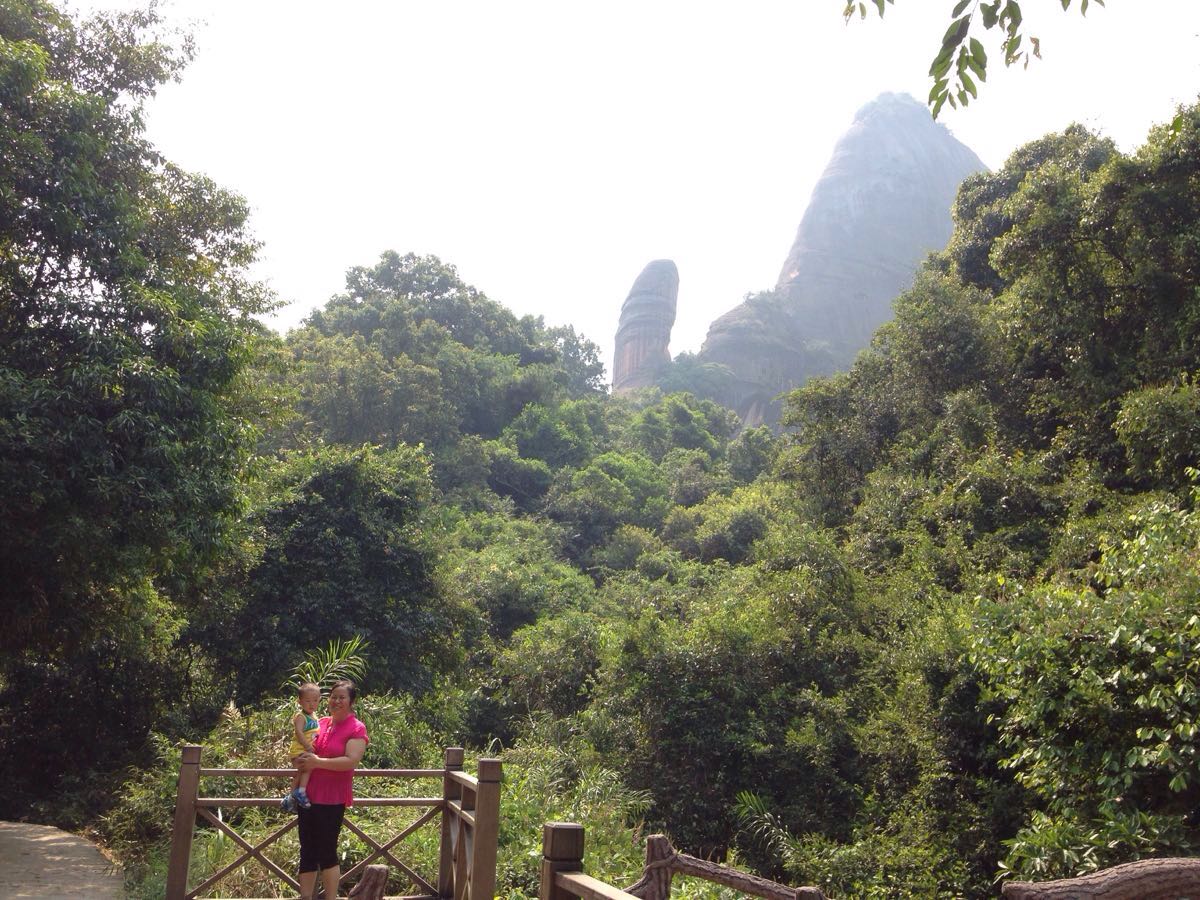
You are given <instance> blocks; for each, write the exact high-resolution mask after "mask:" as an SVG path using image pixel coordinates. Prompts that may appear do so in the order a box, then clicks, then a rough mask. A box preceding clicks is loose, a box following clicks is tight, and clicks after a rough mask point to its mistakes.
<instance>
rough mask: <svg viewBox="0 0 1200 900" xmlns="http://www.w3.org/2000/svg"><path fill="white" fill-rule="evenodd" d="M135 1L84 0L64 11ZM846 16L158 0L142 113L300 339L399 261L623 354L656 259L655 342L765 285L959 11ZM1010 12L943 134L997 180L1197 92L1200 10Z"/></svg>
mask: <svg viewBox="0 0 1200 900" xmlns="http://www.w3.org/2000/svg"><path fill="white" fill-rule="evenodd" d="M122 5H126V6H127V5H129V0H108V2H105V0H75V2H74V3H73V7H74V8H75V9H79V10H87V9H91V8H104V7H112V6H122ZM842 5H843V4H842V2H841V0H743V2H736V3H735V2H731V0H724V2H715V0H605V2H602V3H601V2H590V3H585V2H568V0H513V2H507V3H505V2H498V0H344V2H342V3H340V4H330V3H316V2H309V0H289V2H283V0H174V2H173V3H171V4H170V5H168V6H167V8H166V13H167V16H168V18H169V19H171V20H172V21H177V22H180V23H182V24H185V25H189V27H190V28H191V30H192V31H193V32H194V33H195V35H196V39H197V47H198V55H197V59H196V61H195V62H194V63H193V65H192V66H191V67H190V68H189V69H188V70H187V72H185V74H184V77H183V81H182V83H181V84H178V85H169V86H167V87H166V88H164V89H163V90H162V91H161V93H160V95H159V97H158V98H157V99H156V100H155V101H153V103H152V105H151V106H150V109H149V116H148V119H149V134H150V137H151V139H152V140H153V141H154V142H155V143H156V144H157V145H158V147H159V148H160V149H161V150H162V151H163V152H164V153H165V154H166V155H167V156H168V157H169V158H170V159H172V160H173V161H175V162H177V163H179V164H181V165H183V166H185V167H187V168H190V169H193V170H198V171H202V172H204V173H206V174H208V175H209V176H211V177H212V178H214V179H215V180H217V181H218V182H219V183H221V184H222V185H224V186H226V187H229V188H232V189H234V190H236V191H238V192H240V193H241V194H243V195H244V196H246V197H247V198H248V200H249V202H250V205H251V207H252V210H253V218H252V225H253V228H254V231H255V233H256V234H257V235H258V237H259V238H260V239H261V240H262V241H263V242H264V248H263V252H262V259H261V263H260V265H259V267H258V274H259V275H260V276H261V277H262V278H263V279H265V280H266V281H268V282H269V283H270V284H271V285H272V286H273V287H274V288H275V290H276V291H277V292H278V294H279V296H280V298H281V299H283V300H285V301H287V302H288V305H287V306H286V307H285V308H284V309H282V310H281V311H280V313H279V314H278V316H277V318H276V319H275V320H274V322H273V324H274V325H275V327H277V328H279V329H280V330H281V331H282V330H286V329H287V328H290V327H294V326H295V325H296V324H297V323H299V321H300V319H301V318H302V317H303V316H305V315H307V313H308V312H309V311H311V310H312V309H313V308H314V307H317V306H319V305H321V304H322V303H324V302H325V301H326V300H327V299H328V298H329V297H330V295H332V294H334V293H336V292H338V291H339V290H341V289H342V287H343V285H344V273H345V270H346V269H347V268H348V267H350V266H352V265H369V264H371V263H373V262H374V261H375V260H376V259H377V258H378V256H379V254H380V253H381V252H382V251H384V250H387V249H394V250H397V251H399V252H401V253H404V252H408V251H413V252H416V253H433V254H436V255H437V256H439V257H441V258H442V259H443V260H444V261H446V262H450V263H453V264H455V265H456V266H457V267H458V270H459V274H460V275H461V276H462V277H463V279H464V280H466V281H467V282H469V283H471V284H473V285H475V286H476V287H478V288H480V289H481V290H483V291H484V292H485V293H487V294H488V295H489V296H490V297H492V298H493V299H495V300H498V301H500V302H502V303H504V304H505V305H507V306H508V307H510V308H511V309H512V310H514V311H515V312H517V313H518V314H523V313H535V314H541V315H543V316H545V318H546V320H547V322H549V323H550V324H561V323H570V324H572V325H574V326H575V327H576V328H577V329H578V330H580V331H582V332H583V333H584V334H586V335H587V336H588V337H590V338H591V339H592V340H594V341H596V342H597V343H598V344H599V345H600V346H601V348H602V349H603V350H604V354H605V359H606V364H607V362H608V360H609V359H610V358H611V354H612V342H613V335H614V334H615V332H616V327H617V318H618V314H619V311H620V306H621V302H622V301H623V300H624V298H625V296H626V294H627V293H628V291H629V288H630V286H631V285H632V283H633V280H634V278H635V277H636V276H637V274H638V273H639V272H640V271H641V269H642V267H643V266H644V265H645V264H646V263H647V262H648V261H649V260H651V259H656V258H661V257H667V258H670V259H674V260H675V262H676V263H677V265H678V266H679V270H680V291H679V315H678V319H677V321H676V326H675V332H674V336H673V340H672V345H671V349H672V352H673V353H678V352H680V351H682V350H697V349H699V347H700V344H701V343H702V342H703V339H704V335H705V333H706V331H707V329H708V325H709V323H710V322H711V321H712V320H713V319H714V318H716V317H717V316H718V315H720V314H721V313H723V312H725V311H727V310H728V309H730V308H732V307H733V306H735V305H737V304H738V303H739V302H740V301H741V299H742V297H743V296H744V295H745V294H746V293H747V292H750V291H756V290H761V289H764V288H768V287H770V286H772V285H773V284H774V283H775V280H776V278H777V277H778V274H779V269H780V267H781V266H782V264H783V261H784V257H785V256H786V254H787V251H788V248H789V247H790V246H791V241H792V238H793V236H794V234H795V230H796V226H797V225H798V224H799V222H800V217H801V215H802V214H803V212H804V208H805V206H806V204H807V202H808V197H809V194H810V192H811V191H812V188H813V185H814V184H815V182H816V180H817V179H818V178H819V176H820V174H821V171H822V169H823V168H824V166H825V164H826V162H827V161H828V159H829V156H830V153H831V151H832V149H833V145H834V143H835V142H836V140H837V138H838V136H839V135H840V134H841V133H842V132H843V131H844V130H845V129H846V128H847V127H848V126H849V125H850V122H851V120H852V118H853V116H854V112H855V110H856V109H858V107H859V106H861V105H862V104H863V103H865V102H867V101H868V100H870V99H871V98H872V97H874V96H876V95H877V94H879V93H880V92H882V91H908V92H910V93H912V94H914V95H915V96H917V97H918V99H922V100H923V99H924V97H925V95H926V93H927V92H928V88H929V84H928V81H927V79H926V71H927V69H928V67H929V62H930V60H931V58H932V57H933V55H934V54H935V53H936V50H937V48H938V45H939V42H940V38H941V34H942V31H943V30H944V29H945V27H946V25H947V24H948V22H949V12H950V8H951V7H952V6H953V3H952V2H951V0H896V4H895V5H894V6H889V7H888V11H887V17H886V19H885V20H884V21H883V22H880V21H878V20H877V19H876V17H875V16H874V14H873V13H872V15H871V16H870V17H869V18H868V19H867V20H866V21H862V22H860V21H857V20H856V21H854V22H852V23H850V24H845V23H843V21H842V18H841V15H840V13H841V9H842ZM1078 5H1079V4H1078V2H1076V3H1074V4H1073V8H1072V9H1071V10H1070V11H1069V12H1063V10H1062V7H1061V3H1060V0H1026V2H1025V3H1024V5H1023V10H1024V12H1025V18H1026V22H1027V24H1028V25H1029V30H1030V32H1031V33H1033V34H1035V35H1038V36H1039V37H1041V39H1042V51H1043V56H1044V59H1043V60H1042V61H1040V62H1038V61H1035V62H1034V63H1033V64H1031V65H1030V67H1029V69H1028V70H1027V71H1020V70H1016V69H1014V70H1008V71H1006V70H1005V69H1004V67H1003V65H1002V63H1001V59H1000V58H1001V54H1000V51H999V47H998V46H997V43H996V38H995V37H993V36H992V35H991V34H990V33H989V34H988V35H987V37H986V39H985V44H986V46H987V50H988V54H989V57H990V58H991V59H992V65H991V67H990V70H989V76H988V83H987V84H986V85H983V86H982V87H981V92H980V99H979V101H978V102H976V103H972V105H971V106H970V107H969V108H968V109H966V110H959V111H954V110H950V109H949V108H947V109H946V110H944V111H943V113H942V116H941V121H943V122H944V123H945V124H946V125H947V126H948V127H949V128H950V129H951V131H952V132H953V133H954V134H955V135H956V136H957V137H958V138H959V139H960V140H962V141H963V142H965V143H966V144H967V145H969V146H970V147H971V148H972V149H974V150H975V152H976V153H978V154H979V156H980V157H981V158H982V159H983V160H984V162H985V163H986V164H988V165H989V166H991V167H996V166H998V165H1000V164H1001V163H1003V161H1004V159H1005V158H1006V157H1007V155H1008V154H1009V153H1010V152H1011V151H1012V150H1013V149H1014V148H1016V147H1017V146H1019V145H1020V144H1022V143H1024V142H1026V141H1028V140H1031V139H1033V138H1036V137H1039V136H1040V135H1042V134H1045V133H1046V132H1048V131H1055V130H1059V129H1061V128H1063V127H1064V126H1065V125H1067V124H1068V123H1069V122H1071V121H1078V122H1083V123H1084V124H1087V125H1089V126H1092V127H1094V128H1096V129H1098V130H1100V131H1102V132H1103V133H1105V134H1107V135H1109V136H1110V137H1112V138H1114V139H1115V140H1116V141H1117V142H1118V143H1119V144H1120V145H1121V146H1122V148H1124V149H1132V148H1134V147H1136V146H1137V145H1138V144H1139V143H1141V141H1142V139H1143V138H1144V136H1145V134H1146V131H1147V130H1148V128H1149V127H1150V126H1151V125H1152V124H1155V123H1158V122H1162V121H1164V120H1167V119H1169V118H1170V117H1171V115H1172V114H1173V109H1174V107H1175V106H1176V105H1177V104H1178V103H1181V102H1191V101H1194V100H1195V99H1196V98H1197V95H1198V94H1200V0H1109V2H1108V6H1107V7H1099V6H1097V5H1095V4H1093V5H1092V6H1091V8H1090V9H1089V11H1088V15H1087V17H1086V19H1084V18H1081V17H1080V15H1079V13H1078V11H1077V7H1078Z"/></svg>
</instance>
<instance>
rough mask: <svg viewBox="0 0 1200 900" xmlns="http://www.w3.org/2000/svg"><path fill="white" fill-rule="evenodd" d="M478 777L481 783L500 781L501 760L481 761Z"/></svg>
mask: <svg viewBox="0 0 1200 900" xmlns="http://www.w3.org/2000/svg"><path fill="white" fill-rule="evenodd" d="M477 777H478V778H479V780H480V781H499V780H500V760H498V759H481V760H480V761H479V774H478V776H477Z"/></svg>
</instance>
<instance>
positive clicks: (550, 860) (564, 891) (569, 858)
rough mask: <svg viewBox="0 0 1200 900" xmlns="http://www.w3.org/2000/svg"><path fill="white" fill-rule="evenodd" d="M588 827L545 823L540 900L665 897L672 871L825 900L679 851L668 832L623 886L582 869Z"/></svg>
mask: <svg viewBox="0 0 1200 900" xmlns="http://www.w3.org/2000/svg"><path fill="white" fill-rule="evenodd" d="M583 845H584V830H583V826H582V825H576V824H574V823H570V822H547V823H546V824H545V825H544V826H543V827H542V873H541V889H540V891H539V900H571V898H573V897H579V898H581V900H635V898H636V900H667V898H668V897H669V896H670V894H671V878H672V876H673V875H676V874H679V875H692V876H694V877H697V878H703V879H704V880H705V881H712V882H715V883H717V884H722V885H725V886H726V887H730V888H733V889H734V890H736V891H740V892H741V893H743V894H750V895H752V896H755V897H763V898H765V900H824V898H825V895H824V894H823V893H822V892H821V890H820V889H819V888H815V887H801V888H793V887H788V886H787V885H783V884H777V883H776V882H774V881H768V880H767V879H765V878H759V877H758V876H757V875H751V874H749V873H748V872H742V871H741V870H739V869H734V868H731V867H729V866H723V865H721V864H719V863H714V862H709V861H708V860H706V859H699V858H697V857H695V856H688V855H687V854H686V853H679V852H677V851H676V850H675V849H674V848H673V847H671V842H670V841H668V840H667V838H666V837H665V836H664V835H661V834H652V835H650V837H649V838H648V839H647V841H646V866H645V869H644V870H643V872H642V877H641V878H640V879H639V880H638V881H637V883H636V884H634V885H632V886H630V887H628V888H625V889H624V890H621V889H620V888H617V887H614V886H612V885H610V884H607V883H606V882H603V881H600V880H599V879H596V878H592V877H591V876H589V875H585V874H584V873H583Z"/></svg>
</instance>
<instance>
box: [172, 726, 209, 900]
mask: <svg viewBox="0 0 1200 900" xmlns="http://www.w3.org/2000/svg"><path fill="white" fill-rule="evenodd" d="M200 750H201V748H200V747H197V746H196V745H195V744H187V745H186V746H184V748H183V753H182V754H181V759H180V763H179V787H178V791H177V793H176V795H175V823H174V824H173V825H172V827H171V858H170V862H169V863H168V864H167V895H166V900H183V898H184V895H185V894H186V893H187V879H188V866H189V863H190V862H191V857H192V832H193V831H194V830H195V827H196V798H197V797H199V796H200V794H199V790H200Z"/></svg>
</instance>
